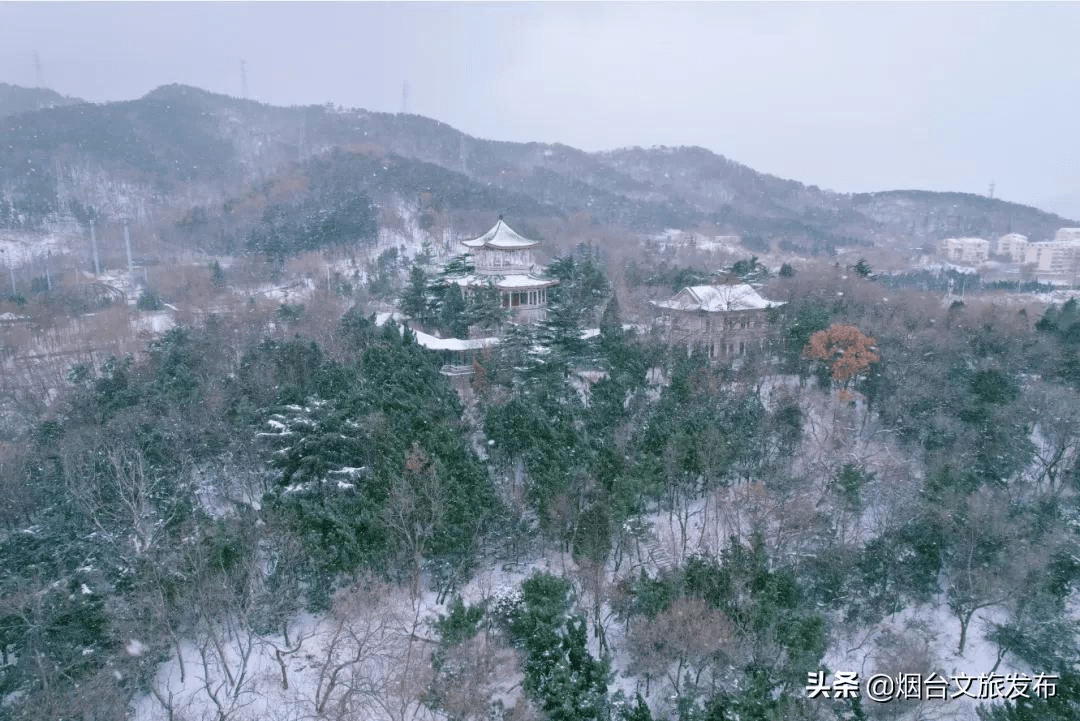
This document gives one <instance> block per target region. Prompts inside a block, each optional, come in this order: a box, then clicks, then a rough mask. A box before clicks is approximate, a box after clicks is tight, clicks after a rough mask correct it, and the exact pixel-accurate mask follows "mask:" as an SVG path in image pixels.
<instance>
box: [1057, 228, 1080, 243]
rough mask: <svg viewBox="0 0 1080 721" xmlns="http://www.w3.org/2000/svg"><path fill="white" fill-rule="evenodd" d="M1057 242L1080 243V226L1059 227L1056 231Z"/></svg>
mask: <svg viewBox="0 0 1080 721" xmlns="http://www.w3.org/2000/svg"><path fill="white" fill-rule="evenodd" d="M1054 242H1055V243H1080V228H1058V232H1056V233H1054Z"/></svg>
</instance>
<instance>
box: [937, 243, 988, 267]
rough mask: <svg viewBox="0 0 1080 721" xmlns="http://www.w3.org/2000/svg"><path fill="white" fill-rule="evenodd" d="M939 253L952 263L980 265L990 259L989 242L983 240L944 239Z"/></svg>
mask: <svg viewBox="0 0 1080 721" xmlns="http://www.w3.org/2000/svg"><path fill="white" fill-rule="evenodd" d="M941 252H942V254H943V255H944V256H945V257H946V258H947V259H949V260H951V261H952V262H954V263H982V262H984V261H986V260H989V258H990V241H989V240H984V239H983V238H946V239H945V240H943V241H941Z"/></svg>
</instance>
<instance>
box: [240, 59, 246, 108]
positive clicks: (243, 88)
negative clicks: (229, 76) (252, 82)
mask: <svg viewBox="0 0 1080 721" xmlns="http://www.w3.org/2000/svg"><path fill="white" fill-rule="evenodd" d="M240 96H241V97H242V98H243V99H244V100H247V96H248V91H247V61H246V60H241V61H240Z"/></svg>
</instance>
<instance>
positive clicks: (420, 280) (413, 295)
mask: <svg viewBox="0 0 1080 721" xmlns="http://www.w3.org/2000/svg"><path fill="white" fill-rule="evenodd" d="M401 311H402V312H403V313H405V314H406V315H408V316H409V317H410V318H413V319H414V320H416V321H418V322H420V323H424V322H425V321H426V320H427V319H428V315H429V313H428V289H427V276H426V275H425V274H424V270H423V268H421V267H420V266H418V265H415V264H414V265H413V266H412V268H410V269H409V284H408V286H406V288H405V292H404V293H403V294H402V296H401Z"/></svg>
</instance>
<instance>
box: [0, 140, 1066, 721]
mask: <svg viewBox="0 0 1080 721" xmlns="http://www.w3.org/2000/svg"><path fill="white" fill-rule="evenodd" d="M338 160H339V161H342V162H345V161H344V160H342V159H341V158H339V159H338ZM333 162H338V161H333ZM348 162H351V161H348ZM342 167H344V168H348V167H351V166H349V165H348V164H347V163H346V165H345V166H342ZM290 237H300V236H297V235H296V234H295V233H292V234H291V235H290ZM746 268H751V269H753V270H754V272H756V273H758V276H757V277H759V278H760V277H761V274H760V271H759V270H757V269H756V267H755V266H754V264H753V263H752V262H748V263H746V264H744V266H743V269H744V270H745V269H746ZM552 272H553V273H555V274H556V275H557V277H559V278H560V279H561V281H562V282H561V283H560V285H559V286H557V291H553V292H552V301H551V302H552V308H551V312H550V314H549V320H548V321H547V322H546V323H543V324H541V325H539V326H532V327H530V326H519V327H515V328H513V329H512V330H509V331H508V332H507V333H506V335H505V337H504V339H503V342H502V343H500V344H499V345H498V346H497V347H496V348H495V349H494V350H493V351H492V352H490V353H489V354H487V355H484V356H482V357H481V358H479V359H478V360H477V361H476V363H475V364H474V366H473V375H472V377H471V381H470V383H469V386H468V392H467V393H455V391H454V390H453V389H452V388H451V386H450V384H449V381H448V379H447V377H446V376H444V375H442V374H440V372H439V368H440V365H441V364H442V363H443V362H444V360H445V359H443V358H440V357H439V355H438V354H437V353H434V352H432V351H428V350H425V349H423V348H421V347H420V346H418V345H417V344H416V343H415V341H414V339H413V336H412V333H411V332H410V331H408V330H406V329H403V328H401V327H399V326H398V325H396V324H395V323H394V322H392V321H391V322H388V323H386V324H385V325H382V326H377V325H376V324H375V322H374V316H373V315H371V314H369V313H368V312H367V311H366V310H365V309H364V308H363V307H362V306H359V305H358V306H357V307H355V308H353V309H352V310H350V311H349V312H347V313H346V314H345V315H344V316H343V317H341V318H340V319H339V320H337V321H335V322H333V323H330V324H328V325H325V326H319V325H312V326H310V328H309V329H305V328H304V326H303V325H302V324H299V323H297V322H295V320H293V319H292V315H290V314H291V313H295V312H302V309H301V311H288V312H281V313H279V314H277V315H276V316H275V318H274V321H273V322H271V323H265V322H260V323H257V324H256V323H252V322H250V320H248V321H245V320H244V319H243V318H242V317H216V316H214V317H211V318H209V319H207V320H206V321H204V322H201V323H197V324H193V325H191V326H189V327H178V328H175V329H174V330H171V331H169V332H168V333H166V334H164V335H163V336H161V337H160V338H159V339H158V340H155V341H152V342H151V343H150V345H149V347H148V348H147V350H146V353H145V354H143V355H142V356H140V358H138V359H135V358H133V357H130V356H129V357H120V358H112V359H110V360H108V361H105V362H102V363H100V364H98V365H77V366H75V367H73V368H72V369H71V371H70V373H69V375H68V381H67V384H66V387H65V388H64V389H63V390H62V394H61V396H60V398H59V399H58V401H57V402H56V403H54V404H53V405H52V406H51V408H50V410H49V412H48V413H47V415H46V416H45V417H43V418H41V419H40V420H39V422H38V423H37V424H36V425H35V427H34V429H33V431H32V433H30V434H29V435H28V436H27V437H26V438H25V439H23V440H22V441H20V442H19V443H18V444H12V445H9V446H6V447H5V448H4V456H3V463H2V466H0V481H2V483H3V486H2V488H3V491H2V492H3V496H4V503H3V505H2V510H0V513H2V522H3V531H2V533H0V555H2V557H3V558H4V560H5V563H4V570H3V575H2V577H0V584H2V586H0V599H2V604H3V606H2V608H0V649H2V650H3V667H2V671H0V697H2V699H3V700H2V703H3V708H4V712H5V714H6V715H9V716H10V717H11V718H14V719H62V718H73V717H76V718H78V717H82V718H95V719H120V718H137V719H202V718H206V719H211V718H213V719H219V720H220V719H236V720H239V719H256V718H258V719H264V718H280V719H302V718H303V719H308V718H314V719H383V718H385V719H427V718H431V719H481V718H483V719H487V718H500V719H511V718H513V719H521V718H530V719H555V720H570V719H603V720H605V721H607V720H609V719H625V720H630V719H634V720H636V721H641V720H644V719H668V720H670V721H675V720H676V719H677V720H679V721H691V720H693V721H697V720H706V719H708V720H710V721H715V720H719V719H859V718H882V719H884V718H925V717H941V718H946V717H954V718H974V717H975V716H974V714H975V713H976V711H975V706H978V713H979V714H981V715H982V717H983V718H988V719H994V720H995V721H1003V720H1005V719H1009V720H1013V721H1015V720H1019V719H1027V718H1039V719H1072V718H1076V716H1077V714H1078V713H1080V686H1078V681H1077V678H1078V677H1077V673H1078V668H1077V660H1078V658H1080V656H1078V651H1080V646H1078V642H1080V639H1078V637H1077V629H1078V626H1077V623H1076V621H1077V619H1076V603H1075V600H1076V591H1077V587H1076V586H1077V583H1078V581H1080V561H1078V558H1080V537H1078V528H1080V525H1078V521H1080V506H1078V502H1080V495H1078V494H1080V454H1078V450H1080V423H1078V421H1080V373H1078V372H1077V370H1076V368H1077V352H1078V347H1077V345H1076V340H1077V338H1078V337H1080V336H1078V335H1077V333H1076V332H1075V331H1076V329H1077V327H1080V325H1078V324H1080V311H1078V310H1077V304H1076V301H1069V302H1068V303H1066V304H1064V305H1061V306H1051V307H1049V308H1048V309H1046V310H1045V312H1043V311H1039V312H1031V313H1029V312H1028V311H1027V310H1026V309H1022V310H1019V309H1017V308H1008V307H1006V306H1004V305H995V304H994V303H993V301H992V298H993V296H985V297H984V298H982V299H980V298H969V299H968V300H967V301H965V302H959V301H958V302H955V303H953V304H951V305H949V306H946V307H943V306H942V305H941V304H940V303H939V301H938V300H937V299H936V298H934V297H930V296H928V295H925V294H923V293H922V292H920V291H915V290H901V289H897V288H888V287H885V286H884V285H882V284H881V283H880V282H878V281H875V280H872V279H871V278H868V277H863V276H862V275H860V274H858V273H851V274H848V273H847V272H845V271H844V270H842V269H839V268H833V267H831V266H820V267H817V266H815V267H803V268H798V269H789V272H787V273H785V274H784V276H783V277H778V278H773V279H771V280H769V281H768V284H767V285H766V286H765V287H764V288H763V290H762V292H763V293H764V294H765V295H766V296H767V297H770V298H775V299H778V300H783V301H786V303H785V305H783V306H780V307H779V308H778V309H776V310H774V311H772V313H771V315H770V320H769V330H770V338H771V341H770V343H769V345H768V347H767V348H765V349H763V350H762V351H761V352H760V353H759V354H758V355H750V356H746V357H743V358H741V359H740V360H739V361H738V362H736V363H733V364H732V363H721V364H710V363H709V362H708V360H707V358H706V357H705V355H704V354H703V353H702V352H700V350H697V349H690V351H691V352H689V353H688V352H687V349H686V348H679V347H667V346H665V345H664V344H663V343H662V342H661V339H660V338H658V337H655V336H653V335H652V334H651V333H650V332H646V331H640V332H639V331H635V330H632V329H627V328H625V327H624V324H623V318H622V317H621V312H620V307H619V302H618V298H617V297H615V295H614V294H613V292H612V286H611V285H610V284H609V283H607V282H606V280H605V279H604V276H603V273H602V270H601V269H600V268H599V267H597V266H596V265H595V261H594V260H593V259H592V258H591V257H588V256H581V255H578V256H569V257H564V258H560V259H558V260H557V261H556V262H555V263H553V264H552ZM867 275H869V274H867ZM421 288H422V286H421ZM588 328H599V332H598V333H596V334H593V333H584V332H583V331H585V330H586V329H588ZM819 671H820V672H823V673H826V674H827V675H828V678H829V679H831V678H832V675H833V674H834V673H836V672H839V671H857V672H859V673H860V678H861V679H862V680H863V681H865V680H866V679H867V678H868V677H869V676H870V675H871V674H873V673H883V674H888V675H890V676H893V677H895V676H896V674H898V673H920V674H924V675H927V674H930V673H937V674H940V675H941V676H942V677H944V678H950V677H955V676H956V675H958V674H972V675H978V674H983V675H985V674H990V673H1000V674H1002V675H1003V677H1004V675H1005V674H1014V676H1017V675H1019V676H1023V675H1026V676H1028V677H1034V676H1035V675H1036V674H1052V675H1053V676H1055V677H1056V686H1055V688H1056V695H1055V696H1053V697H1052V698H1041V697H1039V694H1029V695H1030V696H1031V698H1014V699H1013V700H1010V701H1007V702H1006V700H1005V698H1004V697H995V698H993V699H990V698H987V700H985V701H983V702H980V703H978V704H973V703H969V702H965V701H956V700H953V701H947V702H946V701H939V700H932V699H925V698H924V699H918V698H906V699H898V700H895V701H892V702H890V703H884V704H881V703H873V702H871V701H870V700H869V699H868V698H866V697H865V695H863V696H861V697H858V698H829V697H826V698H821V697H818V698H811V697H810V695H809V694H808V693H807V685H808V674H811V673H815V672H819ZM1043 695H1046V694H1043Z"/></svg>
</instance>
